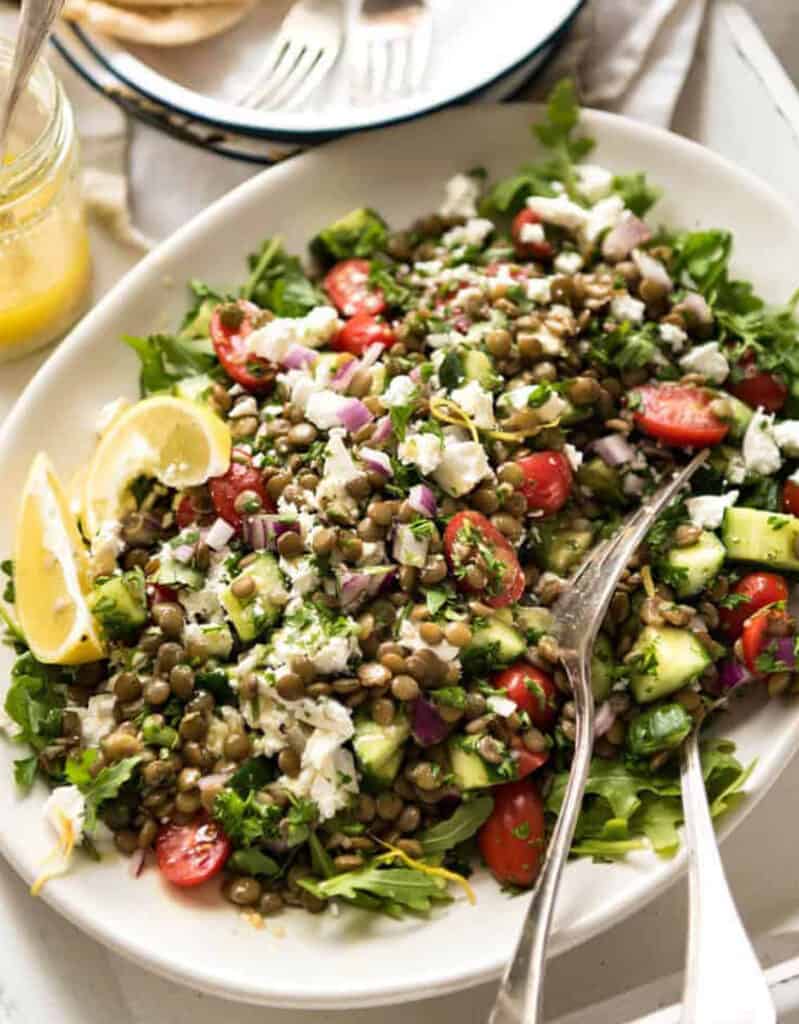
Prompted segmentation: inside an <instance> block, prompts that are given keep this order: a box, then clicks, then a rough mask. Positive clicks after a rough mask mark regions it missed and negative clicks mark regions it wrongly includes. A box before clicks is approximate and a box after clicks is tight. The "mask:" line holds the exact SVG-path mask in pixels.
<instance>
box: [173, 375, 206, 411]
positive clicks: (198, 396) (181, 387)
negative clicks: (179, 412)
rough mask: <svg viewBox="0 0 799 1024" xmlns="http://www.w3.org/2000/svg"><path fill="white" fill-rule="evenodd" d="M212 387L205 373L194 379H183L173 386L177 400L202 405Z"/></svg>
mask: <svg viewBox="0 0 799 1024" xmlns="http://www.w3.org/2000/svg"><path fill="white" fill-rule="evenodd" d="M213 385H214V382H213V381H212V380H211V378H210V377H209V376H208V375H207V374H205V373H200V374H198V375H197V376H196V377H183V378H182V379H181V380H179V381H178V382H177V384H176V385H175V394H176V395H177V397H178V398H188V399H189V401H191V402H201V403H203V404H204V403H206V402H207V401H208V399H209V397H210V395H211V388H212V387H213Z"/></svg>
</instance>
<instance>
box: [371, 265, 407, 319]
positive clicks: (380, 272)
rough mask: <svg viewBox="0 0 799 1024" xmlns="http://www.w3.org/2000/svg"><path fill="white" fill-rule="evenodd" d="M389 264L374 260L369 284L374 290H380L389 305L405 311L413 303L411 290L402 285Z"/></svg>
mask: <svg viewBox="0 0 799 1024" xmlns="http://www.w3.org/2000/svg"><path fill="white" fill-rule="evenodd" d="M395 269H396V268H393V267H389V266H388V264H385V263H380V262H378V261H377V260H373V261H372V263H371V265H370V267H369V284H370V285H371V287H372V288H379V289H380V291H381V292H382V293H383V298H384V299H385V300H386V303H387V305H389V306H391V307H392V308H394V309H402V310H405V309H407V308H408V307H409V305H410V302H411V298H412V296H411V290H410V288H405V287H404V286H403V285H401V284H400V283H399V282H398V281H397V279H396V277H395V276H394V274H392V272H391V271H392V270H395Z"/></svg>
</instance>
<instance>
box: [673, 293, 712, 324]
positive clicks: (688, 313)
mask: <svg viewBox="0 0 799 1024" xmlns="http://www.w3.org/2000/svg"><path fill="white" fill-rule="evenodd" d="M672 312H674V313H682V314H683V316H684V317H685V320H686V323H687V325H688V327H689V328H691V327H694V328H703V327H704V328H707V327H712V326H713V311H712V310H711V308H710V306H709V305H708V304H707V302H706V300H705V299H704V297H703V296H702V295H700V294H699V293H698V292H688V294H687V295H686V296H685V298H684V299H683V300H682V301H681V302H678V303H677V305H676V306H675V307H674V309H673V310H672Z"/></svg>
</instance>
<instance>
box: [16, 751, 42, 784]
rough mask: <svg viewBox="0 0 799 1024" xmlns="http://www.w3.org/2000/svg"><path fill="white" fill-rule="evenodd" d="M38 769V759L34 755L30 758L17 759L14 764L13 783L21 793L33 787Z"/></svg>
mask: <svg viewBox="0 0 799 1024" xmlns="http://www.w3.org/2000/svg"><path fill="white" fill-rule="evenodd" d="M38 769H39V759H38V757H37V756H36V755H35V754H33V755H32V756H31V757H22V758H19V759H18V760H16V761H15V762H14V782H16V784H17V785H18V786H19V788H20V789H21V790H22V792H23V793H27V792H28V791H29V790H30V788H31V787H32V786H33V783H34V780H35V778H36V772H37V771H38Z"/></svg>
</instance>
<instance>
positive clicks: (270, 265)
mask: <svg viewBox="0 0 799 1024" xmlns="http://www.w3.org/2000/svg"><path fill="white" fill-rule="evenodd" d="M248 262H249V266H250V276H249V279H248V280H247V283H246V285H245V286H244V288H243V289H242V292H241V294H242V298H245V299H250V300H251V301H252V302H254V303H255V304H256V305H258V306H260V307H261V309H271V310H272V312H273V313H275V314H276V315H277V316H289V317H291V316H304V315H305V314H306V313H308V312H309V311H310V310H312V309H313V308H314V307H315V306H320V305H323V304H324V303H325V301H326V300H325V297H324V295H322V293H321V292H320V291H319V289H318V288H317V287H316V286H315V285H313V284H312V283H311V282H310V281H309V280H308V278H307V277H306V275H305V271H304V270H303V269H302V264H301V263H300V261H299V259H298V258H297V257H296V256H290V255H289V254H288V253H287V252H286V250H285V249H284V248H283V242H282V239H280V238H278V237H275V238H267V239H265V240H264V242H263V243H262V244H261V248H260V249H259V250H258V252H254V253H252V254H251V255H250V256H249V257H248Z"/></svg>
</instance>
